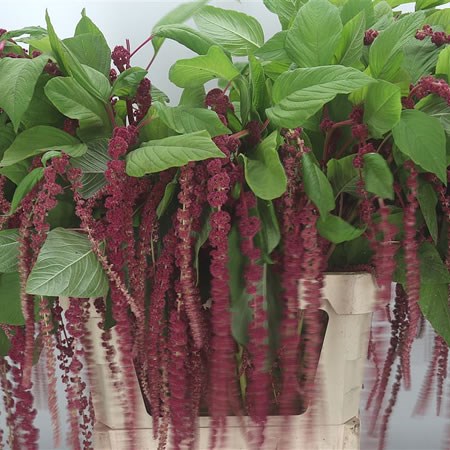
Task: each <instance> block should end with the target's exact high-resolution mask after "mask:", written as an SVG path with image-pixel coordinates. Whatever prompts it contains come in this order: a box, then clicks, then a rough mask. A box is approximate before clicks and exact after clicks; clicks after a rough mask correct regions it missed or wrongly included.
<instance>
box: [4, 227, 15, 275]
mask: <svg viewBox="0 0 450 450" xmlns="http://www.w3.org/2000/svg"><path fill="white" fill-rule="evenodd" d="M0 252H1V254H2V257H1V259H0V272H1V273H11V272H17V261H18V260H19V230H17V229H14V228H11V229H9V230H1V231H0Z"/></svg>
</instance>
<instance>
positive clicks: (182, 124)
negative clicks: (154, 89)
mask: <svg viewBox="0 0 450 450" xmlns="http://www.w3.org/2000/svg"><path fill="white" fill-rule="evenodd" d="M153 106H154V107H155V109H156V110H157V111H158V115H159V117H160V118H161V120H162V121H163V122H164V123H165V124H166V125H167V126H168V127H169V128H171V129H172V130H174V131H176V132H177V133H180V134H185V133H194V132H196V131H202V130H205V131H207V132H208V133H209V134H210V135H211V137H215V136H219V135H221V134H228V133H230V130H229V129H228V128H227V127H226V126H225V125H224V124H223V123H222V121H221V120H220V119H219V117H218V116H217V114H216V113H215V112H214V111H212V110H209V109H205V108H190V107H188V106H176V107H174V108H171V107H169V106H166V105H163V104H162V103H153Z"/></svg>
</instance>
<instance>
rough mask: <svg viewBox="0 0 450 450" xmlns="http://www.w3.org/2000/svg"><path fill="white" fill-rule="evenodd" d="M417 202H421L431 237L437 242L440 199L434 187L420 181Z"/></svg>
mask: <svg viewBox="0 0 450 450" xmlns="http://www.w3.org/2000/svg"><path fill="white" fill-rule="evenodd" d="M417 200H419V205H420V210H421V211H422V214H423V217H424V219H425V223H426V224H427V227H428V230H429V232H430V235H431V237H432V238H433V240H434V242H437V240H438V222H437V212H436V205H437V202H438V198H437V194H436V192H435V190H434V189H433V187H432V186H431V185H430V184H429V183H426V182H424V181H423V180H420V183H419V192H418V195H417Z"/></svg>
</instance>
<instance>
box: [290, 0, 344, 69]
mask: <svg viewBox="0 0 450 450" xmlns="http://www.w3.org/2000/svg"><path fill="white" fill-rule="evenodd" d="M341 33H342V22H341V18H340V14H339V9H338V8H337V7H336V6H334V5H332V4H331V3H330V2H329V1H328V0H309V2H308V3H306V4H305V5H304V6H302V7H301V8H300V10H299V12H298V15H297V18H296V20H295V22H294V25H293V26H292V28H291V29H290V30H289V32H288V34H287V36H286V51H287V53H288V54H289V56H290V57H291V58H292V61H294V62H295V63H296V64H297V65H298V66H299V67H315V66H325V65H327V64H331V62H332V59H333V55H334V53H335V51H336V49H337V46H338V44H339V40H340V37H341Z"/></svg>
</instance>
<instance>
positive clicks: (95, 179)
mask: <svg viewBox="0 0 450 450" xmlns="http://www.w3.org/2000/svg"><path fill="white" fill-rule="evenodd" d="M108 142H109V140H108V139H105V138H101V139H96V140H94V141H91V142H88V144H87V152H86V153H85V154H84V155H83V156H80V157H79V158H71V160H70V164H71V165H72V167H77V168H79V169H81V170H82V172H83V175H82V178H81V183H82V187H81V189H80V193H81V195H82V196H83V197H84V198H90V197H92V196H93V195H95V194H96V193H97V192H98V191H99V190H100V189H102V188H103V187H104V186H105V185H106V178H105V175H104V174H105V171H106V168H107V163H108V161H109V160H110V158H109V156H108Z"/></svg>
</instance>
